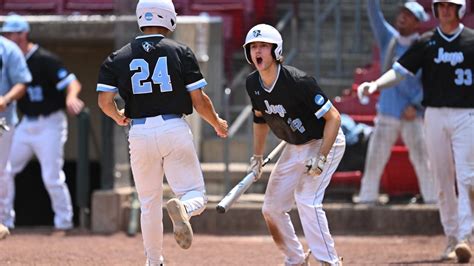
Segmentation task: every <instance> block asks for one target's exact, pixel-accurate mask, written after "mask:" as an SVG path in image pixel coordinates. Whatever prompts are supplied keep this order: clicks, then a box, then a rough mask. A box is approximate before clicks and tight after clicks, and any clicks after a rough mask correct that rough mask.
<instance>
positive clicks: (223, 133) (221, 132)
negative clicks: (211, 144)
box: [214, 117, 229, 138]
mask: <svg viewBox="0 0 474 266" xmlns="http://www.w3.org/2000/svg"><path fill="white" fill-rule="evenodd" d="M228 127H229V126H228V125H227V121H225V120H224V119H221V118H220V117H218V118H217V125H215V126H214V130H215V131H216V133H217V136H219V137H221V138H225V137H227V129H228Z"/></svg>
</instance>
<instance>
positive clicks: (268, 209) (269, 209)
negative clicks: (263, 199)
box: [262, 203, 281, 220]
mask: <svg viewBox="0 0 474 266" xmlns="http://www.w3.org/2000/svg"><path fill="white" fill-rule="evenodd" d="M278 213H281V211H279V210H278V209H277V208H275V206H274V205H271V204H265V203H264V204H263V206H262V214H263V217H264V218H265V219H266V220H267V219H271V218H272V217H275V216H276V215H278Z"/></svg>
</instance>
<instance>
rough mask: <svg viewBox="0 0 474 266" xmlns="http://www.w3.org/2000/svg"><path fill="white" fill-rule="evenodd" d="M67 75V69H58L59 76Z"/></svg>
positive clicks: (60, 77) (61, 77)
mask: <svg viewBox="0 0 474 266" xmlns="http://www.w3.org/2000/svg"><path fill="white" fill-rule="evenodd" d="M66 76H67V70H66V69H64V68H61V69H59V70H58V78H59V79H63V78H65V77H66Z"/></svg>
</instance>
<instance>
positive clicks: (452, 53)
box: [395, 25, 474, 108]
mask: <svg viewBox="0 0 474 266" xmlns="http://www.w3.org/2000/svg"><path fill="white" fill-rule="evenodd" d="M397 67H399V68H400V69H401V71H402V72H403V71H406V70H408V71H409V72H411V73H416V72H417V71H418V69H420V68H421V69H422V82H423V95H424V97H423V101H422V104H423V105H424V106H431V107H454V108H473V107H474V85H473V73H474V31H473V30H472V29H470V28H466V27H464V26H463V25H461V30H460V32H458V33H457V34H455V35H453V36H446V35H445V34H443V33H442V32H441V30H440V29H439V28H436V29H435V30H433V31H431V32H428V33H426V34H424V35H423V36H422V38H421V39H420V41H419V42H417V43H416V44H414V45H413V46H412V47H411V48H410V49H409V50H408V51H407V52H406V53H405V54H404V55H403V56H402V57H401V58H400V59H399V60H398V66H397V64H396V65H395V69H397Z"/></svg>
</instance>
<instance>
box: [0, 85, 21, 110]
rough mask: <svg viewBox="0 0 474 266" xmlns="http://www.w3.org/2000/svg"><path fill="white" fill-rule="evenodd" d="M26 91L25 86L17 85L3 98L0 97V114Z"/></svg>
mask: <svg viewBox="0 0 474 266" xmlns="http://www.w3.org/2000/svg"><path fill="white" fill-rule="evenodd" d="M25 91H26V84H24V83H17V84H15V85H13V87H12V88H11V89H10V90H9V91H8V92H7V93H6V94H5V95H3V96H0V112H3V111H5V110H6V109H7V106H8V105H9V104H10V103H11V102H12V101H15V100H18V99H20V98H21V97H22V96H23V95H24V94H25Z"/></svg>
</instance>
